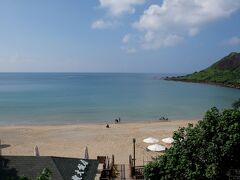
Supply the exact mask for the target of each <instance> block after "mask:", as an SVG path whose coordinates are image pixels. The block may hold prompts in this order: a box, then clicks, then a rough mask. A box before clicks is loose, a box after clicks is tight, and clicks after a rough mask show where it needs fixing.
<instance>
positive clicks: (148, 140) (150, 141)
mask: <svg viewBox="0 0 240 180" xmlns="http://www.w3.org/2000/svg"><path fill="white" fill-rule="evenodd" d="M143 142H145V143H157V142H159V140H158V139H156V138H153V137H148V138H146V139H144V140H143Z"/></svg>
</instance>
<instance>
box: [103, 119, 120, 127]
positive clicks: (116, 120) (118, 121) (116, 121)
mask: <svg viewBox="0 0 240 180" xmlns="http://www.w3.org/2000/svg"><path fill="white" fill-rule="evenodd" d="M120 122H121V118H120V117H119V118H118V119H117V118H116V119H115V124H118V123H120ZM106 128H110V126H109V124H107V125H106Z"/></svg>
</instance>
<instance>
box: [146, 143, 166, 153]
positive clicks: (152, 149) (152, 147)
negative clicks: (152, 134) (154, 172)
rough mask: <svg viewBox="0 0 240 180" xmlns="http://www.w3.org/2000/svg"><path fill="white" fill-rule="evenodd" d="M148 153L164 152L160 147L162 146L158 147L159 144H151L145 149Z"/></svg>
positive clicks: (163, 148)
mask: <svg viewBox="0 0 240 180" xmlns="http://www.w3.org/2000/svg"><path fill="white" fill-rule="evenodd" d="M147 148H148V149H149V150H150V151H157V152H160V151H165V149H166V148H165V147H164V146H162V145H159V144H153V145H150V146H148V147H147Z"/></svg>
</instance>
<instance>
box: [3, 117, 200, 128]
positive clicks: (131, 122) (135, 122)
mask: <svg viewBox="0 0 240 180" xmlns="http://www.w3.org/2000/svg"><path fill="white" fill-rule="evenodd" d="M201 119H202V118H186V119H183V118H181V119H170V120H121V122H120V123H118V124H138V123H161V122H175V121H199V120H201ZM106 124H115V121H114V119H113V120H112V121H106V122H96V121H93V122H86V121H82V122H69V123H67V122H63V123H20V124H18V123H11V124H7V123H0V127H7V126H12V127H14V126H29V127H31V126H69V125H106Z"/></svg>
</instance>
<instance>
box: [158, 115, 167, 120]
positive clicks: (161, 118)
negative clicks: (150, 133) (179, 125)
mask: <svg viewBox="0 0 240 180" xmlns="http://www.w3.org/2000/svg"><path fill="white" fill-rule="evenodd" d="M158 120H165V121H167V120H168V118H165V117H164V116H162V117H160V118H159V119H158Z"/></svg>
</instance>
